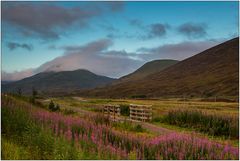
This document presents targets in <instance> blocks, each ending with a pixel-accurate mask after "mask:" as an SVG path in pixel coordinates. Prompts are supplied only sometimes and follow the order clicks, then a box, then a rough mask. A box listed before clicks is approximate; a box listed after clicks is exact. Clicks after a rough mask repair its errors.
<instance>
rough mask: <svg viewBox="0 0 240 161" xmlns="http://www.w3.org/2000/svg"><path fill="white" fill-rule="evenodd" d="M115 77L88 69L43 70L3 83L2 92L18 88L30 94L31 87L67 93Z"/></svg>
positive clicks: (91, 86)
mask: <svg viewBox="0 0 240 161" xmlns="http://www.w3.org/2000/svg"><path fill="white" fill-rule="evenodd" d="M114 80H115V79H112V78H108V77H105V76H99V75H96V74H94V73H92V72H90V71H87V70H83V69H79V70H75V71H61V72H43V73H39V74H36V75H34V76H31V77H28V78H24V79H22V80H19V81H16V82H12V83H8V84H5V85H4V84H3V85H2V91H3V92H16V91H17V90H18V89H19V88H20V89H21V90H22V92H23V93H25V94H31V92H32V88H35V89H36V90H37V91H38V92H39V93H43V94H55V93H65V94H67V93H68V94H69V93H71V92H73V91H75V90H82V89H91V88H95V87H98V86H104V85H106V84H108V83H111V82H113V81H114Z"/></svg>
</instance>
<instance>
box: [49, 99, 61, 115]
mask: <svg viewBox="0 0 240 161" xmlns="http://www.w3.org/2000/svg"><path fill="white" fill-rule="evenodd" d="M48 109H49V110H50V111H53V112H55V111H60V106H59V105H58V104H57V105H56V106H55V104H54V103H53V101H52V100H51V102H50V103H49V105H48Z"/></svg>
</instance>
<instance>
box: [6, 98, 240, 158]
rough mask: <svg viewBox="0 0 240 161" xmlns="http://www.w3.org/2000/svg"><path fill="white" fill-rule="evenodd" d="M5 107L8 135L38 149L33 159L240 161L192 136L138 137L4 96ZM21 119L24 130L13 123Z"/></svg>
mask: <svg viewBox="0 0 240 161" xmlns="http://www.w3.org/2000/svg"><path fill="white" fill-rule="evenodd" d="M6 100H8V101H6ZM2 105H3V106H2V107H3V108H2V111H4V115H5V116H4V118H3V120H2V123H3V124H4V126H3V127H2V128H4V135H5V137H7V138H10V139H12V140H14V142H15V143H17V144H18V145H26V147H28V146H30V147H32V149H33V152H32V154H31V158H32V159H238V154H239V152H238V148H235V147H231V146H228V145H221V144H218V143H216V142H213V141H209V140H207V139H204V138H197V137H194V136H190V135H187V134H179V133H170V134H167V135H162V136H158V137H154V138H152V137H145V136H141V137H138V136H136V135H134V134H129V133H127V132H120V131H116V130H114V129H112V127H111V126H109V125H108V124H97V123H95V122H94V121H89V120H86V119H83V118H79V117H75V116H69V115H68V116H65V115H63V114H61V113H53V112H49V111H46V110H44V109H40V108H33V107H31V106H28V105H27V104H24V103H19V102H17V100H14V99H9V98H7V99H4V98H3V103H2ZM23 112H24V113H23ZM19 113H20V114H19ZM18 115H19V116H18ZM15 117H16V119H14V118H15ZM11 119H12V120H11ZM17 121H18V122H21V123H18V126H21V127H20V128H19V127H17V126H15V125H8V124H9V123H16V122H17ZM29 125H31V126H29ZM16 131H17V132H16ZM15 132H16V134H17V135H15ZM14 135H15V137H14ZM18 135H19V136H20V137H19V136H18ZM2 150H3V154H7V153H6V152H4V150H5V149H2ZM35 154H36V155H35Z"/></svg>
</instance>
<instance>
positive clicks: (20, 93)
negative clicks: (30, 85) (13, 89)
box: [17, 88, 22, 96]
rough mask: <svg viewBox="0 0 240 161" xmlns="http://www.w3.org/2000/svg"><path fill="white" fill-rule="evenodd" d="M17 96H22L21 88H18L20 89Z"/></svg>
mask: <svg viewBox="0 0 240 161" xmlns="http://www.w3.org/2000/svg"><path fill="white" fill-rule="evenodd" d="M17 94H18V95H19V96H21V95H22V89H21V88H18V89H17Z"/></svg>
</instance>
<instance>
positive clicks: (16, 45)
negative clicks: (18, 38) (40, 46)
mask: <svg viewBox="0 0 240 161" xmlns="http://www.w3.org/2000/svg"><path fill="white" fill-rule="evenodd" d="M7 47H8V48H9V49H10V50H15V49H17V48H22V49H26V50H28V51H31V50H32V49H33V46H32V45H31V44H25V43H23V44H20V43H15V42H8V43H7Z"/></svg>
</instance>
